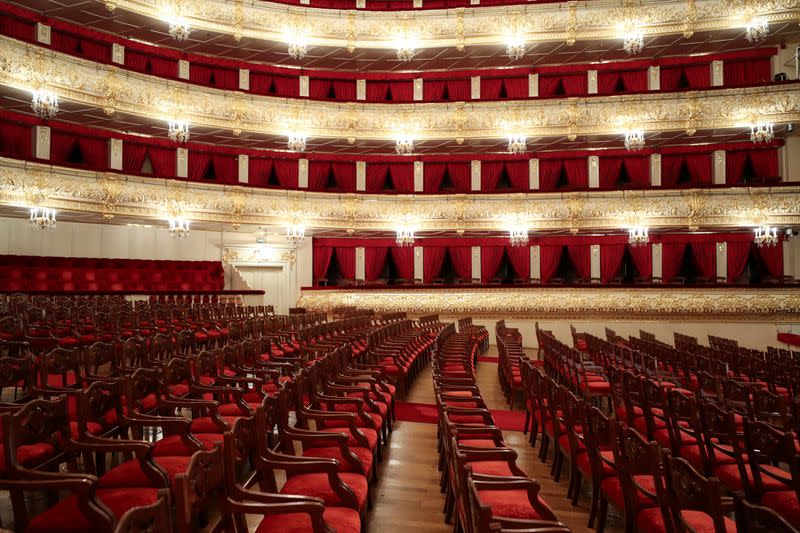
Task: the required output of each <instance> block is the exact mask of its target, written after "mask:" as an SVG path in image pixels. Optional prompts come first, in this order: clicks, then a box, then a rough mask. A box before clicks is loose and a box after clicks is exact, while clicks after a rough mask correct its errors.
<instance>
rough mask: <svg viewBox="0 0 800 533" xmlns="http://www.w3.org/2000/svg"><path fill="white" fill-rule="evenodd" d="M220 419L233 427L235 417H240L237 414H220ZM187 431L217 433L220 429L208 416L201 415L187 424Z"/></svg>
mask: <svg viewBox="0 0 800 533" xmlns="http://www.w3.org/2000/svg"><path fill="white" fill-rule="evenodd" d="M220 418H222V420H223V421H224V422H225V423H226V424H227V425H228V427H229V428H230V427H233V424H234V423H235V422H236V419H237V418H241V417H238V416H220ZM189 431H191V432H192V433H219V432H220V429H219V428H218V427H217V425H216V424H215V423H214V421H213V420H212V419H211V417H210V416H201V417H199V418H195V419H194V420H192V423H191V424H190V425H189Z"/></svg>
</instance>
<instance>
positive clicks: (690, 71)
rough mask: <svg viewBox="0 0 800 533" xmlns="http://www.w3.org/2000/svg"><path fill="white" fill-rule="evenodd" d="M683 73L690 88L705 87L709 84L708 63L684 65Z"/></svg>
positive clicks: (709, 71) (709, 69)
mask: <svg viewBox="0 0 800 533" xmlns="http://www.w3.org/2000/svg"><path fill="white" fill-rule="evenodd" d="M683 73H684V75H685V76H686V81H687V82H688V84H689V88H690V89H705V88H707V87H710V86H711V67H710V66H709V65H708V63H701V64H698V65H686V66H685V67H683Z"/></svg>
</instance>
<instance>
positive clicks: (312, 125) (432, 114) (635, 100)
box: [0, 38, 800, 140]
mask: <svg viewBox="0 0 800 533" xmlns="http://www.w3.org/2000/svg"><path fill="white" fill-rule="evenodd" d="M0 48H2V50H3V54H2V56H1V57H0V84H2V85H6V86H11V87H15V88H20V89H31V88H39V87H43V86H47V87H49V88H50V89H52V90H54V91H55V92H56V93H57V94H58V95H59V97H61V98H62V99H65V100H71V101H75V102H79V103H82V104H86V105H91V106H95V107H97V108H101V109H104V110H105V111H106V113H108V114H113V113H114V112H124V113H128V114H132V115H138V116H142V117H146V118H149V119H152V120H166V119H169V118H181V119H184V120H188V121H190V122H191V123H192V124H193V125H198V126H207V127H213V128H222V129H230V130H232V131H234V132H236V131H242V130H244V131H249V132H255V133H262V134H270V135H286V134H287V133H289V132H294V131H298V130H300V131H304V132H305V133H306V134H307V135H309V136H311V137H333V138H355V139H383V140H386V139H394V138H395V136H396V134H397V132H398V131H399V130H403V131H407V132H408V133H410V134H412V135H413V136H414V138H415V139H418V140H426V139H430V140H437V139H438V140H441V139H465V138H466V139H469V138H492V137H495V138H496V137H502V136H505V135H506V134H507V133H508V132H509V131H514V132H517V133H523V134H525V135H528V136H531V137H536V136H560V135H616V134H621V132H622V131H623V129H625V128H626V127H631V126H636V127H640V128H643V129H645V130H646V131H648V132H652V131H676V130H677V131H684V130H685V131H694V130H698V129H705V128H709V129H713V128H726V127H744V126H747V125H749V124H750V123H751V122H753V121H754V120H755V119H756V118H758V119H762V120H769V121H772V122H774V123H783V122H797V121H800V91H799V90H798V89H797V86H796V85H794V84H778V85H770V86H766V87H755V88H740V89H718V90H709V91H693V92H678V93H652V94H641V95H631V96H609V97H591V98H569V99H548V100H536V99H529V100H520V101H513V102H492V101H487V102H468V103H447V104H435V103H428V104H408V105H400V104H356V103H345V104H342V103H335V102H322V101H312V100H305V99H285V98H275V97H266V96H255V95H249V94H243V93H238V92H232V91H222V90H217V89H210V88H205V87H199V86H197V85H192V84H187V83H182V82H175V81H168V80H163V79H159V78H157V77H153V76H147V75H144V74H138V73H133V72H130V71H126V70H123V69H119V68H117V67H113V66H109V65H100V64H97V63H93V62H90V61H86V60H83V59H78V58H75V57H72V56H69V55H66V54H61V53H58V52H53V51H50V50H46V49H43V48H40V47H37V46H33V45H28V44H25V43H22V42H20V41H16V40H13V39H8V38H0Z"/></svg>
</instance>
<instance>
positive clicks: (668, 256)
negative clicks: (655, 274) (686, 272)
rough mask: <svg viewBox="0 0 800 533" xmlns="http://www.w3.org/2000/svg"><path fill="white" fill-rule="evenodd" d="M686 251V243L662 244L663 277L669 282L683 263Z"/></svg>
mask: <svg viewBox="0 0 800 533" xmlns="http://www.w3.org/2000/svg"><path fill="white" fill-rule="evenodd" d="M685 251H686V245H685V244H684V243H664V244H662V245H661V279H662V280H663V281H664V282H665V283H668V282H670V281H671V280H672V278H674V277H675V276H676V275H677V274H678V271H679V270H680V268H681V264H682V263H683V254H684V252H685Z"/></svg>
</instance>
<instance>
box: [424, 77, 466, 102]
mask: <svg viewBox="0 0 800 533" xmlns="http://www.w3.org/2000/svg"><path fill="white" fill-rule="evenodd" d="M425 83H428V82H427V81H426V82H425ZM447 93H448V95H449V96H450V100H451V101H453V102H465V101H467V100H469V99H470V98H471V97H472V84H471V83H470V80H447Z"/></svg>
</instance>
